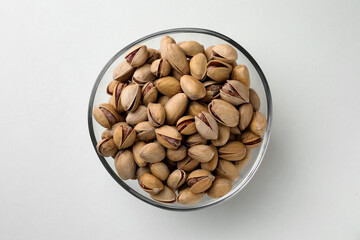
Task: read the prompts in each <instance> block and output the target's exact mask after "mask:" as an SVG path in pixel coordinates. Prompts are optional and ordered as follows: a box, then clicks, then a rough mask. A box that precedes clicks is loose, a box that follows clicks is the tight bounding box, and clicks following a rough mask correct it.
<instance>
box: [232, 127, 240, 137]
mask: <svg viewBox="0 0 360 240" xmlns="http://www.w3.org/2000/svg"><path fill="white" fill-rule="evenodd" d="M230 133H231V134H234V135H240V134H241V131H240V128H239V127H238V126H236V127H231V128H230Z"/></svg>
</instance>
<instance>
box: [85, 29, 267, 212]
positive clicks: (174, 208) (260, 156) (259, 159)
mask: <svg viewBox="0 0 360 240" xmlns="http://www.w3.org/2000/svg"><path fill="white" fill-rule="evenodd" d="M173 33H200V34H208V35H212V36H215V37H218V38H220V39H222V40H224V41H226V42H228V43H230V44H231V45H233V46H235V47H236V48H237V49H238V50H239V51H240V52H242V54H244V55H245V57H246V58H247V59H248V60H249V61H250V62H251V64H252V65H253V66H254V68H255V70H256V71H257V73H258V74H259V76H260V79H261V81H262V84H263V87H264V90H265V95H266V100H267V120H268V126H267V129H266V132H265V134H264V135H263V144H262V145H261V149H260V151H259V154H258V157H257V159H256V161H255V163H254V165H253V166H252V168H251V170H250V172H249V173H248V174H247V175H246V176H245V178H244V179H243V181H242V182H241V183H240V184H239V185H238V186H237V189H236V190H235V189H234V191H233V192H231V194H230V195H225V196H226V197H225V196H223V197H221V198H218V199H216V200H214V201H211V202H208V203H205V204H203V205H200V206H186V208H183V207H181V206H174V205H171V204H168V205H164V204H161V203H158V202H156V201H155V200H152V199H150V198H147V197H145V196H143V195H141V194H140V193H138V192H137V191H136V190H134V189H132V188H131V187H130V186H128V185H127V184H126V183H125V182H124V181H123V180H122V179H121V178H120V177H119V176H118V175H117V174H116V173H115V172H114V170H113V169H112V168H111V166H110V165H109V164H108V162H107V161H106V159H105V158H104V157H103V156H101V155H99V154H98V152H97V150H96V145H97V140H96V137H95V133H94V128H93V117H92V111H93V104H94V99H95V94H96V91H97V88H98V86H99V84H100V82H101V79H102V78H103V75H104V74H105V72H106V71H107V70H108V68H109V67H110V66H111V64H113V62H114V61H116V60H117V59H118V58H119V56H121V55H122V54H124V53H125V52H126V51H127V50H128V49H130V48H131V47H132V46H134V45H136V44H138V43H140V42H143V41H145V40H147V39H151V38H154V37H157V36H160V35H165V34H173ZM272 112H273V109H272V98H271V92H270V88H269V84H268V82H267V80H266V77H265V75H264V73H263V71H262V70H261V68H260V66H259V65H258V63H257V62H256V61H255V59H254V58H253V57H252V56H251V55H250V53H248V52H247V51H246V50H245V48H243V47H242V46H241V45H240V44H238V43H237V42H235V41H234V40H232V39H231V38H229V37H227V36H225V35H223V34H221V33H219V32H216V31H213V30H209V29H204V28H172V29H166V30H162V31H158V32H155V33H152V34H149V35H146V36H144V37H142V38H139V39H138V40H136V41H134V42H132V43H130V44H128V45H127V46H126V47H124V48H123V49H121V50H120V51H119V52H117V53H116V54H115V55H114V56H113V57H112V58H111V59H110V60H109V61H108V62H107V63H106V65H105V66H104V67H103V69H102V70H101V72H100V73H99V75H98V77H97V78H96V81H95V83H94V86H93V88H92V91H91V95H90V99H89V105H88V119H87V120H88V128H89V134H90V138H91V141H92V144H93V147H94V150H95V152H96V154H97V155H98V157H99V159H100V161H101V163H102V164H103V166H104V167H105V169H106V170H107V171H108V173H109V174H110V175H111V176H112V178H113V179H114V180H115V181H116V182H117V183H118V184H119V185H121V186H122V187H123V188H124V189H125V190H126V191H128V192H129V193H130V194H132V195H133V196H134V197H136V198H138V199H140V200H141V201H143V202H146V203H148V204H150V205H152V206H155V207H158V208H161V209H166V210H172V211H192V210H198V209H203V208H206V207H209V206H214V205H216V204H219V203H221V202H224V201H225V200H228V199H230V198H231V197H233V196H234V195H236V194H237V193H239V192H240V191H241V190H242V189H243V188H244V187H245V186H246V185H247V184H248V182H249V181H250V180H251V179H252V177H253V176H254V174H255V173H256V171H257V169H258V168H259V166H260V164H261V162H262V159H263V158H264V155H265V152H266V149H267V146H268V144H269V139H270V132H271V131H270V129H271V124H272Z"/></svg>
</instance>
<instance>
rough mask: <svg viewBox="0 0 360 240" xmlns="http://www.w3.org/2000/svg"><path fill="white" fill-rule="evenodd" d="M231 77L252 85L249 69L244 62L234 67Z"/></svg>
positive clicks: (248, 85)
mask: <svg viewBox="0 0 360 240" xmlns="http://www.w3.org/2000/svg"><path fill="white" fill-rule="evenodd" d="M231 79H234V80H237V81H239V82H241V83H242V84H244V85H245V86H247V87H250V74H249V70H248V68H247V67H246V66H245V65H244V64H241V65H238V66H236V67H234V69H233V70H232V72H231Z"/></svg>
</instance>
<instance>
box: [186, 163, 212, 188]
mask: <svg viewBox="0 0 360 240" xmlns="http://www.w3.org/2000/svg"><path fill="white" fill-rule="evenodd" d="M214 179H215V177H214V176H213V175H212V174H211V173H210V172H209V171H208V170H204V169H198V170H195V171H193V172H191V173H190V174H189V176H188V177H187V180H186V182H187V185H188V186H189V187H190V191H191V192H193V193H202V192H205V191H206V190H207V189H208V188H210V186H211V184H212V182H213V181H214Z"/></svg>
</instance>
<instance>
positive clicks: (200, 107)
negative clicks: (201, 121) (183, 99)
mask: <svg viewBox="0 0 360 240" xmlns="http://www.w3.org/2000/svg"><path fill="white" fill-rule="evenodd" d="M202 111H204V112H208V107H207V105H206V104H205V103H200V102H196V101H191V102H190V104H189V107H188V110H187V113H188V114H189V115H193V116H197V115H199V113H201V112H202Z"/></svg>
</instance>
